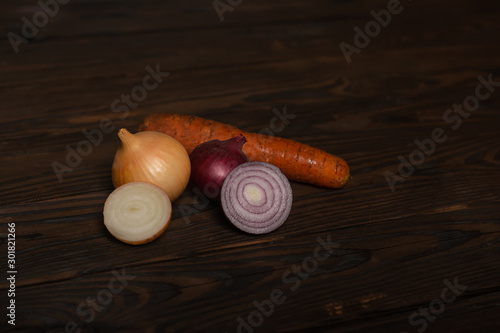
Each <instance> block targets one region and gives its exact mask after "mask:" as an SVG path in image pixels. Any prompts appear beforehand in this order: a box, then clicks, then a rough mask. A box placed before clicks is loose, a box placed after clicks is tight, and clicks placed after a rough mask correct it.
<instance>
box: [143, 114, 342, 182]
mask: <svg viewBox="0 0 500 333" xmlns="http://www.w3.org/2000/svg"><path fill="white" fill-rule="evenodd" d="M139 130H140V131H157V132H163V133H165V134H168V135H170V136H171V137H173V138H175V139H176V140H177V141H179V142H180V143H181V144H182V145H183V146H184V147H185V148H186V150H187V152H188V153H189V154H190V153H191V152H192V151H193V149H194V148H196V147H197V146H198V145H200V144H202V143H204V142H206V141H210V140H214V139H218V140H227V139H230V138H232V137H235V136H237V135H239V134H243V136H245V138H246V139H247V143H245V144H244V145H243V152H244V153H245V154H246V155H247V156H248V158H249V159H250V160H251V161H262V162H268V163H271V164H274V165H276V166H277V167H278V168H280V170H281V171H282V172H283V174H284V175H285V176H286V177H287V178H288V179H290V180H294V181H298V182H303V183H308V184H313V185H317V186H322V187H328V188H340V187H342V186H344V185H345V183H346V182H347V179H348V178H349V166H348V165H347V163H346V162H345V161H344V160H343V159H342V158H340V157H337V156H334V155H332V154H329V153H327V152H324V151H322V150H320V149H318V148H314V147H311V146H309V145H306V144H303V143H299V142H297V141H293V140H289V139H284V138H280V137H274V136H267V135H263V134H256V133H249V132H245V131H242V130H240V129H238V128H236V127H234V126H231V125H227V124H223V123H219V122H216V121H213V120H209V119H204V118H200V117H197V116H189V115H182V114H175V113H164V114H153V115H150V116H147V117H146V118H145V119H144V121H143V123H142V124H141V125H140V126H139Z"/></svg>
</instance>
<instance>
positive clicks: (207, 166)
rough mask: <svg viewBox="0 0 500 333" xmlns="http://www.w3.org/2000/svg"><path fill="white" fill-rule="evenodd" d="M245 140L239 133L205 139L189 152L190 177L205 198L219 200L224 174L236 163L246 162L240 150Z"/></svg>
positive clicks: (236, 164)
mask: <svg viewBox="0 0 500 333" xmlns="http://www.w3.org/2000/svg"><path fill="white" fill-rule="evenodd" d="M245 142H247V140H246V139H245V137H244V136H243V135H242V134H240V135H238V136H236V137H234V138H231V139H229V140H225V141H220V140H211V141H207V142H205V143H202V144H201V145H199V146H198V147H196V148H195V149H194V150H193V151H192V152H191V155H190V156H189V159H190V160H191V179H192V181H193V183H194V185H195V186H196V188H197V189H198V190H200V191H201V193H203V194H204V195H205V196H206V197H207V198H209V199H217V200H219V199H220V191H221V188H222V184H223V182H224V179H226V176H227V175H228V174H229V173H230V172H231V171H232V170H233V169H234V168H236V167H237V166H238V165H240V164H243V163H246V162H248V157H247V156H246V155H245V153H243V151H242V147H243V145H244V144H245Z"/></svg>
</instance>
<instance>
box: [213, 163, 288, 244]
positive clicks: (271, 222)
mask: <svg viewBox="0 0 500 333" xmlns="http://www.w3.org/2000/svg"><path fill="white" fill-rule="evenodd" d="M292 201H293V196H292V187H291V186H290V182H289V181H288V179H287V178H286V177H285V175H283V173H281V171H280V169H279V168H278V167H276V166H274V165H272V164H269V163H265V162H247V163H244V164H241V165H239V166H237V167H236V168H234V169H233V170H232V171H231V172H230V173H229V174H228V176H227V177H226V179H225V181H224V184H223V185H222V191H221V203H222V209H223V210H224V214H226V216H227V218H228V219H229V221H231V223H232V224H234V225H235V226H236V227H237V228H238V229H240V230H243V231H245V232H248V233H251V234H265V233H268V232H271V231H273V230H276V229H277V228H279V227H280V226H281V225H282V224H283V223H284V222H285V220H286V219H287V218H288V215H289V214H290V210H291V209H292Z"/></svg>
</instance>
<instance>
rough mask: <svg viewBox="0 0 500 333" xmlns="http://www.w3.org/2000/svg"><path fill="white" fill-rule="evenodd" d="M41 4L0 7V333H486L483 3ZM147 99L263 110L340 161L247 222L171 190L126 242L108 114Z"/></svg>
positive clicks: (493, 119) (494, 204)
mask: <svg viewBox="0 0 500 333" xmlns="http://www.w3.org/2000/svg"><path fill="white" fill-rule="evenodd" d="M41 3H42V4H45V3H46V5H44V6H43V7H44V8H45V9H42V7H40V5H39V4H38V2H36V1H34V0H32V1H17V0H15V1H14V0H8V1H2V3H1V4H0V13H1V14H0V17H1V21H0V23H1V24H0V29H1V31H2V35H3V36H4V38H3V39H2V42H1V44H0V52H1V56H0V75H1V76H0V77H1V79H2V80H1V83H0V85H1V88H0V112H1V115H2V128H1V130H0V177H1V180H0V186H1V187H0V189H1V191H0V218H1V220H0V221H1V226H0V235H1V246H0V249H1V253H0V257H1V260H0V269H1V273H2V279H1V283H0V287H1V290H0V293H1V297H0V299H1V308H2V309H3V310H2V314H1V317H0V318H1V319H0V330H1V331H2V332H245V333H248V332H384V333H386V332H394V333H399V332H407V333H413V332H420V333H421V332H424V331H425V332H474V333H478V332H496V331H498V328H499V327H500V319H499V318H500V316H499V314H500V268H499V259H500V252H499V250H500V240H499V236H500V208H499V203H500V189H499V185H500V135H499V132H500V131H499V125H500V112H499V110H500V47H499V40H500V29H499V23H498V22H499V18H500V16H499V14H500V13H499V5H498V1H493V0H485V1H461V2H456V1H451V0H444V1H439V2H436V1H423V0H418V1H411V2H410V1H406V0H405V1H402V2H401V3H399V2H397V1H396V0H388V1H385V0H384V1H321V0H311V1H295V0H289V1H278V2H276V1H271V2H270V1H264V0H252V1H250V0H248V1H240V0H238V1H236V0H234V1H229V0H220V1H219V2H215V5H216V6H214V2H213V0H204V1H201V0H200V1H164V0H161V1H159V0H158V1H156V0H152V1H143V2H139V1H128V0H124V1H111V0H108V1H90V0H78V1H77V0H73V1H69V0H64V1H63V0H59V2H55V1H54V0H47V1H46V2H43V1H42V2H41ZM43 10H44V11H43ZM221 19H222V20H221ZM148 73H149V74H148ZM151 73H153V74H151ZM155 73H156V74H155ZM148 75H149V76H148ZM145 88H147V89H145ZM158 112H177V113H183V114H194V115H199V116H203V117H206V118H210V119H214V120H217V121H221V122H224V123H230V124H233V125H235V126H238V127H240V128H241V129H244V130H246V131H253V132H259V131H263V130H265V131H266V130H269V129H271V130H272V131H273V134H275V135H277V136H281V137H285V138H289V139H294V140H297V141H301V142H304V143H307V144H310V145H313V146H316V147H319V148H321V149H323V150H326V151H328V152H330V153H333V154H335V155H338V156H340V157H342V158H344V159H345V160H346V161H347V162H348V163H349V165H350V167H351V173H352V179H350V181H349V182H348V184H347V185H346V186H345V187H344V188H342V189H338V190H332V189H325V188H318V187H314V186H311V185H307V184H300V183H296V182H292V188H293V195H294V202H293V208H292V212H291V214H290V217H289V219H288V220H287V221H286V223H285V224H284V225H283V226H282V227H281V228H280V229H278V230H276V231H275V232H272V233H270V234H267V235H262V236H255V235H249V234H244V233H242V232H239V231H238V230H236V229H235V228H234V227H232V226H231V225H230V224H229V223H228V222H227V221H226V220H225V218H224V215H223V213H222V211H221V208H220V207H219V206H218V205H217V204H214V203H208V204H207V203H206V202H204V201H200V200H199V199H197V198H196V196H195V194H194V193H193V191H192V190H191V189H186V191H185V192H184V193H183V194H182V196H181V197H180V198H179V199H178V200H177V201H176V202H175V203H174V208H173V218H172V221H171V224H170V225H169V227H168V229H167V231H166V232H165V233H164V234H163V235H162V236H161V237H160V238H159V239H157V240H156V241H154V242H152V243H150V244H148V245H144V246H136V247H134V246H129V245H126V244H123V243H121V242H119V241H117V240H115V239H114V238H113V237H112V236H110V234H109V233H108V232H107V230H106V229H105V227H104V225H103V216H102V209H103V205H104V202H105V200H106V198H107V196H108V195H109V194H110V193H111V191H112V190H113V185H112V182H111V163H112V161H113V156H114V153H115V151H116V149H117V148H118V146H119V140H118V137H117V135H116V133H117V131H118V129H120V128H127V129H129V130H130V131H132V132H134V131H136V130H137V127H138V125H139V124H140V122H141V121H142V120H143V119H144V117H145V116H146V115H149V114H152V113H158ZM285 113H286V114H287V115H288V118H284V121H283V119H282V121H281V122H277V120H276V119H275V117H278V116H277V115H278V114H280V115H282V117H283V115H284V114H285ZM273 119H274V120H273ZM273 124H274V126H273ZM14 233H15V248H14V243H13V242H12V241H13V239H12V234H14ZM9 238H10V239H11V240H10V242H11V243H9ZM9 246H10V248H9ZM9 258H11V259H13V260H15V261H12V262H9V261H8V260H9ZM10 264H13V266H12V267H9V266H8V265H10ZM11 272H13V273H11ZM11 302H14V303H13V304H14V305H13V306H12V305H11V304H12V303H11ZM7 307H10V309H7ZM9 315H10V317H9ZM9 321H11V323H15V326H13V325H11V324H9Z"/></svg>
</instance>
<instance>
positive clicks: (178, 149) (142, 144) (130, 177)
mask: <svg viewBox="0 0 500 333" xmlns="http://www.w3.org/2000/svg"><path fill="white" fill-rule="evenodd" d="M118 136H119V137H120V140H121V141H122V145H121V147H120V148H119V149H118V151H117V152H116V154H115V159H114V161H113V168H112V178H113V184H114V186H115V187H119V186H121V185H123V184H127V183H130V182H137V181H143V182H148V183H152V184H155V185H157V186H159V187H161V188H162V189H163V190H164V191H165V192H166V193H167V195H168V197H169V198H170V201H172V202H173V201H174V200H175V199H177V198H178V197H179V196H180V195H181V193H182V192H183V191H184V190H185V189H186V187H187V184H188V182H189V174H190V172H191V163H190V162H189V155H188V153H187V152H186V149H185V148H184V146H183V145H182V144H180V143H179V141H177V140H175V139H174V138H172V137H171V136H168V135H167V134H163V133H160V132H153V131H145V132H139V133H136V134H131V133H130V132H129V131H127V130H126V129H125V128H122V129H120V131H119V132H118Z"/></svg>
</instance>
